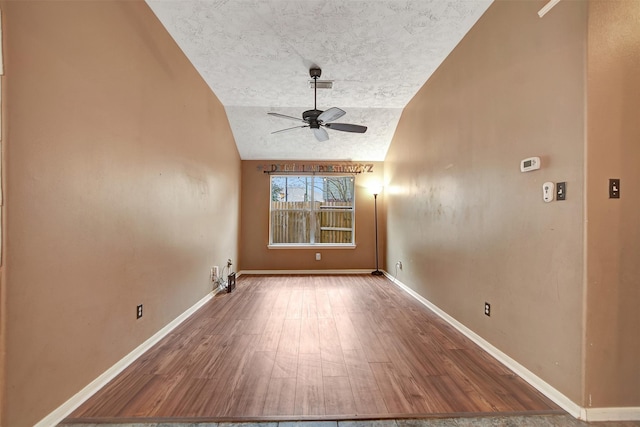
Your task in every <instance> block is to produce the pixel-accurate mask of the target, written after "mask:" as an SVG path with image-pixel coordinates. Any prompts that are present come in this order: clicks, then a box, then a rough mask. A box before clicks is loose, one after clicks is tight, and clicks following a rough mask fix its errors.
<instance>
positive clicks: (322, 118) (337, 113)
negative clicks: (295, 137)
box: [318, 107, 347, 123]
mask: <svg viewBox="0 0 640 427" xmlns="http://www.w3.org/2000/svg"><path fill="white" fill-rule="evenodd" d="M345 114H347V113H345V112H344V111H343V110H341V109H339V108H337V107H331V108H329V109H328V110H326V111H324V112H322V113H321V114H320V115H319V116H318V121H319V122H322V123H327V122H332V121H334V120H338V119H339V118H340V117H342V116H344V115H345Z"/></svg>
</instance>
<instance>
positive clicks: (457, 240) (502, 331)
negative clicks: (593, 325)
mask: <svg viewBox="0 0 640 427" xmlns="http://www.w3.org/2000/svg"><path fill="white" fill-rule="evenodd" d="M545 3H546V1H496V2H495V3H494V4H493V5H492V6H491V7H490V8H489V9H488V10H487V12H486V13H485V14H484V16H483V17H482V18H481V19H480V20H479V22H478V23H477V24H476V25H475V26H474V28H472V30H471V31H470V32H469V33H468V34H467V36H466V37H465V38H464V39H463V40H462V41H461V43H460V44H459V45H458V46H457V47H456V49H455V50H454V51H453V53H451V54H450V55H449V57H448V58H447V59H446V60H445V62H444V63H443V64H442V65H441V66H440V68H439V69H438V70H437V71H436V73H435V74H434V75H433V76H432V77H431V79H430V80H429V81H428V82H427V83H426V84H425V85H424V87H423V88H422V89H421V90H420V91H419V93H418V94H417V95H416V96H415V97H414V99H413V100H412V101H411V102H410V103H409V105H408V106H407V107H406V108H405V110H404V112H403V115H402V118H401V120H400V123H399V126H398V129H397V131H396V134H395V137H394V139H393V142H392V144H391V148H390V150H389V152H388V155H387V158H386V161H385V181H386V182H387V186H388V191H387V200H386V202H387V209H388V212H387V215H388V225H387V227H388V229H387V235H388V236H389V238H388V242H387V250H388V252H387V265H386V269H387V270H391V269H392V268H393V266H394V265H395V263H396V261H398V260H400V261H402V262H403V264H404V269H403V271H402V273H401V274H400V276H399V279H400V280H401V281H402V282H403V283H405V284H407V285H408V286H410V287H411V288H413V289H415V290H416V291H417V292H419V293H420V294H421V295H422V296H424V297H425V298H426V299H428V300H430V301H431V302H433V303H434V304H436V305H437V306H438V307H440V308H441V309H443V310H444V311H445V312H447V313H448V314H450V315H451V316H453V317H454V318H455V319H457V320H458V321H460V322H461V323H463V324H464V325H466V326H467V327H469V328H470V329H472V330H473V331H475V332H476V333H478V334H479V335H480V336H482V337H483V338H485V339H486V340H487V341H489V342H490V343H491V344H493V345H494V346H496V347H497V348H499V349H500V350H501V351H503V352H504V353H506V354H507V355H508V356H510V357H512V358H513V359H515V360H516V361H518V362H519V363H521V364H522V365H524V366H525V367H526V368H528V369H529V370H530V371H532V372H533V373H534V374H536V375H538V376H539V377H541V378H542V379H544V380H545V381H547V382H548V383H550V384H551V385H552V386H553V387H555V388H556V389H558V390H559V391H561V392H562V393H563V394H565V395H566V396H568V397H569V398H571V399H572V400H574V401H575V402H578V403H581V400H582V356H583V353H582V345H583V341H582V333H583V329H582V323H583V309H584V307H583V297H584V291H583V280H584V277H583V268H584V264H583V220H584V215H583V206H584V195H583V193H584V185H583V174H584V170H583V161H584V141H585V131H584V127H585V113H584V109H585V107H584V105H585V95H584V89H585V79H584V74H585V72H584V66H585V60H586V59H585V41H586V29H587V3H586V2H572V1H567V2H561V3H559V4H558V5H557V6H556V7H555V8H554V9H553V10H552V11H551V12H550V13H549V14H547V16H545V17H544V19H540V18H539V17H538V15H537V11H538V10H539V9H540V8H541V7H542V6H543V5H544V4H545ZM529 156H540V157H541V158H542V162H543V166H542V168H541V169H540V170H538V171H534V172H529V173H521V172H520V170H519V164H520V160H521V159H524V158H526V157H529ZM545 181H553V182H558V181H566V182H567V200H566V201H562V202H553V203H549V204H547V203H544V202H543V200H542V184H543V183H544V182H545ZM485 301H487V302H489V303H491V310H492V312H491V317H487V316H485V315H484V313H483V308H484V302H485Z"/></svg>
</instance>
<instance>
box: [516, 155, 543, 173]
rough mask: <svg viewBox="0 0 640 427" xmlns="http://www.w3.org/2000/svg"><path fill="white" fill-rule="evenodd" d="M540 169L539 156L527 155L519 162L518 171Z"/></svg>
mask: <svg viewBox="0 0 640 427" xmlns="http://www.w3.org/2000/svg"><path fill="white" fill-rule="evenodd" d="M536 169H540V157H529V158H526V159H524V160H522V161H521V162H520V172H529V171H534V170H536Z"/></svg>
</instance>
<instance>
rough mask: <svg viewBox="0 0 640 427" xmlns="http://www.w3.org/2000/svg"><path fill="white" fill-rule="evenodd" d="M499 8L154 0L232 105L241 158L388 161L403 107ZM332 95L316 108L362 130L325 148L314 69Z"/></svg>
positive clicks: (373, 1)
mask: <svg viewBox="0 0 640 427" xmlns="http://www.w3.org/2000/svg"><path fill="white" fill-rule="evenodd" d="M491 2H492V0H414V1H411V0H367V1H360V0H357V1H356V0H316V1H313V0H199V1H194V0H147V3H148V4H149V6H150V7H151V9H152V10H153V12H154V13H155V14H156V15H157V16H158V18H159V19H160V21H161V22H162V24H163V25H164V26H165V28H166V29H167V31H168V32H169V33H170V34H171V36H172V37H173V38H174V39H175V41H176V42H177V44H178V45H179V46H180V48H181V49H182V50H183V51H184V53H185V54H186V56H187V57H188V58H189V59H190V60H191V62H192V63H193V65H194V66H195V68H196V69H197V70H198V71H199V72H200V74H201V75H202V77H203V78H204V80H205V81H206V82H207V84H208V85H209V86H210V87H211V89H212V90H213V92H214V93H215V94H216V96H217V97H218V98H219V99H220V101H221V102H222V104H223V105H224V107H225V110H226V112H227V116H228V118H229V122H230V124H231V129H232V131H233V134H234V138H235V141H236V144H237V146H238V151H239V152H240V156H241V158H242V159H243V160H266V159H282V160H289V159H291V160H294V159H295V160H358V161H362V160H369V161H375V160H384V157H385V154H386V152H387V149H388V147H389V144H390V142H391V139H392V138H393V134H394V132H395V129H396V126H397V123H398V120H399V119H400V115H401V114H402V109H403V108H404V107H405V106H406V105H407V103H408V102H409V101H410V100H411V98H412V97H413V96H414V95H415V93H416V92H417V91H418V90H419V89H420V87H421V86H422V85H423V84H424V83H425V82H426V81H427V79H428V78H429V77H430V76H431V74H432V73H433V72H434V71H435V70H436V68H437V67H438V66H439V65H440V63H441V62H442V61H443V60H444V59H445V58H446V56H447V55H448V54H449V53H450V52H451V50H452V49H453V48H454V47H455V46H456V45H457V44H458V42H459V41H460V40H461V39H462V37H463V36H464V35H465V34H466V33H467V31H469V29H470V28H471V27H472V26H473V24H474V23H475V22H476V21H477V20H478V18H480V16H481V15H482V14H483V13H484V11H485V10H486V9H487V7H489V5H490V4H491ZM312 66H318V67H320V68H321V69H322V77H321V80H332V81H333V82H334V83H333V89H322V90H321V89H319V90H318V100H317V103H318V109H320V110H326V109H328V108H329V107H339V108H342V109H343V110H345V111H346V112H347V114H346V115H345V116H344V117H342V118H341V119H338V120H336V122H341V123H354V124H361V125H366V126H368V130H367V132H366V133H364V134H352V133H347V132H339V131H336V130H328V132H329V136H330V139H329V140H328V141H325V142H318V141H316V139H315V138H314V136H313V133H312V132H311V130H309V129H297V130H294V131H291V132H285V133H279V134H274V135H272V134H271V132H273V131H276V130H279V129H284V128H288V127H293V126H297V125H300V124H303V123H301V122H296V121H293V120H291V121H290V120H287V119H282V118H277V117H271V116H268V115H267V112H277V113H281V114H286V115H290V116H294V117H301V115H302V112H303V111H305V110H309V109H312V108H313V90H312V89H310V87H309V83H308V82H309V80H310V78H309V71H308V70H309V68H311V67H312Z"/></svg>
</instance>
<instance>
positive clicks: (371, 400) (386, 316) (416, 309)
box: [65, 275, 562, 423]
mask: <svg viewBox="0 0 640 427" xmlns="http://www.w3.org/2000/svg"><path fill="white" fill-rule="evenodd" d="M468 413H525V414H526V413H538V414H540V413H543V414H545V413H562V411H561V410H560V409H559V408H558V407H557V406H556V405H555V404H553V403H552V402H551V401H549V400H548V399H547V398H545V397H544V396H543V395H541V394H540V393H539V392H537V391H536V390H535V389H533V388H532V387H531V386H529V385H528V384H526V383H525V382H524V381H523V380H521V379H520V378H519V377H517V376H516V375H514V374H513V373H512V372H511V371H509V370H508V369H506V368H505V367H504V366H503V365H501V364H500V363H498V362H497V361H495V360H494V359H492V358H491V357H490V356H489V355H487V354H486V353H485V352H483V351H482V350H481V349H480V348H478V347H477V346H476V345H475V344H474V343H472V342H471V341H470V340H468V339H467V338H466V337H464V336H463V335H461V334H460V333H459V332H457V331H456V330H455V329H454V328H453V327H451V326H450V325H448V324H447V323H446V322H444V321H443V320H441V319H440V318H439V317H437V316H436V315H434V314H433V313H432V312H430V311H429V310H427V309H426V308H425V307H424V306H422V305H421V304H419V303H418V302H417V301H415V300H414V299H413V298H411V297H410V296H408V295H407V294H406V293H404V292H403V291H402V290H400V289H399V288H397V287H396V286H395V285H393V284H392V283H391V282H390V281H389V280H388V279H386V278H384V277H375V276H369V275H350V276H241V277H240V278H238V282H237V289H236V291H235V292H233V293H231V294H226V293H225V294H220V295H217V296H216V297H215V298H213V299H212V300H211V301H210V302H208V303H207V304H206V305H205V306H204V307H202V308H201V309H200V310H199V311H198V312H197V313H195V314H194V315H193V316H191V317H190V318H189V319H187V320H186V321H185V322H184V323H183V324H181V325H180V326H178V327H177V328H176V329H175V330H174V331H173V332H172V333H171V334H169V335H168V336H167V337H165V338H164V339H163V340H162V341H161V342H160V343H158V344H157V345H156V346H155V347H154V348H152V349H151V350H150V351H148V352H147V353H146V354H144V355H143V356H142V357H141V358H140V359H138V360H137V361H136V362H134V363H133V364H132V365H130V366H129V367H128V368H127V369H126V370H125V371H124V372H122V373H121V374H120V375H119V376H118V377H116V378H115V379H114V380H113V381H111V382H110V383H109V384H108V385H106V386H105V387H104V388H103V389H102V390H100V391H99V392H98V393H96V394H95V395H94V396H93V397H91V398H90V399H89V400H88V401H87V402H85V403H84V404H83V405H81V406H80V407H79V408H78V409H77V410H76V411H74V412H73V413H72V414H71V415H70V416H69V417H68V418H67V419H66V420H65V421H66V422H69V423H72V422H81V421H82V422H100V421H106V420H108V421H111V422H113V421H117V420H129V421H131V420H147V421H149V420H156V421H157V420H163V419H171V420H174V421H175V420H181V419H182V420H203V419H207V420H211V421H216V420H232V421H242V420H305V419H308V420H312V419H313V420H340V419H358V418H403V417H416V416H417V417H419V416H433V415H434V414H440V415H443V414H468Z"/></svg>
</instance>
